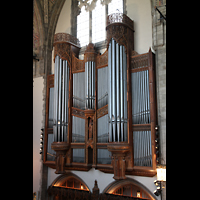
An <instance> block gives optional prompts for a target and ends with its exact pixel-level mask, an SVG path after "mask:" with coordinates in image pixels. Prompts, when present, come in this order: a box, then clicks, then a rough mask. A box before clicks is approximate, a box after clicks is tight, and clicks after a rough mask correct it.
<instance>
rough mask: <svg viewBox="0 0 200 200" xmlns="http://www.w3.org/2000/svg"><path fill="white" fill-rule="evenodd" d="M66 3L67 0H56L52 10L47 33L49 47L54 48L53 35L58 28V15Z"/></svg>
mask: <svg viewBox="0 0 200 200" xmlns="http://www.w3.org/2000/svg"><path fill="white" fill-rule="evenodd" d="M64 3H65V0H57V1H55V3H54V5H53V7H52V11H51V16H50V18H49V27H48V34H47V46H48V48H49V49H51V51H52V49H53V37H54V34H55V30H56V25H57V22H58V17H59V15H60V12H61V10H62V8H63V5H64Z"/></svg>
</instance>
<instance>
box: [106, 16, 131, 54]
mask: <svg viewBox="0 0 200 200" xmlns="http://www.w3.org/2000/svg"><path fill="white" fill-rule="evenodd" d="M106 23H107V26H106V31H107V49H108V46H109V42H110V40H111V38H113V39H114V40H115V41H116V42H117V43H118V44H120V45H123V46H125V48H126V51H127V50H128V46H129V49H131V50H132V49H133V43H134V40H133V39H134V38H133V32H134V30H133V21H132V20H131V19H130V18H129V17H127V16H126V15H125V14H123V13H113V14H111V15H108V17H107V22H106Z"/></svg>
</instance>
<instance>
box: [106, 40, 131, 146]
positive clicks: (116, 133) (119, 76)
mask: <svg viewBox="0 0 200 200" xmlns="http://www.w3.org/2000/svg"><path fill="white" fill-rule="evenodd" d="M108 82H109V84H108V120H109V141H110V142H124V141H127V95H126V94H127V83H126V82H127V60H126V53H125V47H124V46H122V45H119V44H118V43H117V42H116V41H115V40H114V39H113V38H112V40H111V41H110V43H109V49H108Z"/></svg>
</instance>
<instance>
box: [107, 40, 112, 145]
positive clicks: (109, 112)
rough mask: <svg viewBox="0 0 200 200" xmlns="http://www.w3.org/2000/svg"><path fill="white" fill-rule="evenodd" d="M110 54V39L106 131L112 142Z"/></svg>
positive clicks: (110, 45) (110, 48) (110, 47)
mask: <svg viewBox="0 0 200 200" xmlns="http://www.w3.org/2000/svg"><path fill="white" fill-rule="evenodd" d="M111 55H112V44H111V41H110V43H109V48H108V80H109V81H108V122H109V123H108V131H109V141H110V142H112V141H113V137H112V95H111V93H112V86H111V83H112V75H111V74H112V67H111V65H112V59H111Z"/></svg>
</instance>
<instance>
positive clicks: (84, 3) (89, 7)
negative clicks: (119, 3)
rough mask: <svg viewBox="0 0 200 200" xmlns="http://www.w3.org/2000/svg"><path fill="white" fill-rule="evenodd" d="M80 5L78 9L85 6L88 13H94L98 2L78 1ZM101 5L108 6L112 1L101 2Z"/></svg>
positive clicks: (104, 0)
mask: <svg viewBox="0 0 200 200" xmlns="http://www.w3.org/2000/svg"><path fill="white" fill-rule="evenodd" d="M78 1H79V4H78V7H79V8H82V7H83V6H85V10H86V11H87V12H88V11H92V10H93V9H94V8H95V7H96V2H97V0H78ZM100 1H101V4H102V5H103V6H104V5H107V4H109V3H110V2H111V1H112V0H100Z"/></svg>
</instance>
